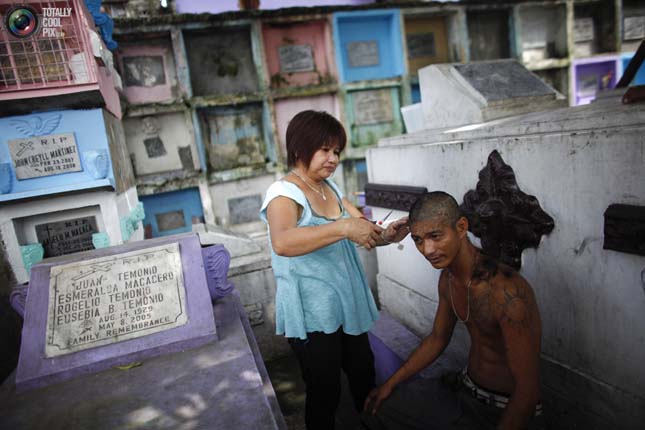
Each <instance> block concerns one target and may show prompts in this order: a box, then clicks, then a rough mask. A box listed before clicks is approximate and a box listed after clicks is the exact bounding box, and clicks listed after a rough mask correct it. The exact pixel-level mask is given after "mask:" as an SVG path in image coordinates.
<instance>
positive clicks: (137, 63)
mask: <svg viewBox="0 0 645 430" xmlns="http://www.w3.org/2000/svg"><path fill="white" fill-rule="evenodd" d="M123 69H124V70H123V71H124V78H125V79H124V83H125V86H127V87H133V86H136V87H154V86H157V85H165V84H166V73H165V71H164V64H163V57H162V56H161V55H154V56H142V57H125V58H124V59H123Z"/></svg>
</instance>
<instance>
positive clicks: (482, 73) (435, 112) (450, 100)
mask: <svg viewBox="0 0 645 430" xmlns="http://www.w3.org/2000/svg"><path fill="white" fill-rule="evenodd" d="M419 84H420V87H421V104H422V106H421V108H422V110H423V118H424V126H425V127H426V128H428V129H430V128H444V127H453V126H460V125H466V124H477V123H482V122H485V121H490V120H493V119H497V118H503V117H508V116H512V115H518V114H522V113H527V112H536V111H543V110H550V109H553V108H557V107H564V106H566V99H565V98H564V96H562V95H561V94H560V93H558V92H557V91H556V90H554V89H553V88H551V87H549V86H548V85H547V84H545V83H544V82H542V80H540V78H538V77H537V76H536V75H534V74H533V73H531V72H530V71H529V70H528V69H526V68H525V67H524V66H523V65H521V64H520V63H518V62H517V61H515V60H496V61H480V62H473V63H469V64H436V65H431V66H427V67H424V68H422V69H420V70H419Z"/></svg>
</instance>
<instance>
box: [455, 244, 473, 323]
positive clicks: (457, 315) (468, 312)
mask: <svg viewBox="0 0 645 430" xmlns="http://www.w3.org/2000/svg"><path fill="white" fill-rule="evenodd" d="M475 252H476V254H475V262H474V263H473V271H472V273H471V274H470V279H469V280H468V284H466V306H467V311H466V319H463V320H462V319H461V318H459V314H458V313H457V309H456V308H455V301H454V300H453V298H452V272H450V270H448V290H449V291H450V303H451V304H452V310H453V312H454V313H455V316H456V317H457V319H458V320H459V321H461V322H462V323H465V322H468V319H470V284H472V283H473V275H474V274H475V267H477V259H478V258H479V252H478V251H475Z"/></svg>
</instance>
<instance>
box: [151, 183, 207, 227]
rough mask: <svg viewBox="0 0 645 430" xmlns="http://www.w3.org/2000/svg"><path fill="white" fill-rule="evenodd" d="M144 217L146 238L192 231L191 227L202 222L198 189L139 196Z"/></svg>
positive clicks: (202, 211) (202, 214)
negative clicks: (144, 213)
mask: <svg viewBox="0 0 645 430" xmlns="http://www.w3.org/2000/svg"><path fill="white" fill-rule="evenodd" d="M139 200H141V201H142V202H143V208H144V209H145V212H146V217H145V219H144V220H143V225H144V229H145V235H146V238H150V237H159V236H168V235H171V234H178V233H186V232H190V231H192V225H193V224H197V223H200V222H204V210H203V208H202V200H201V198H200V197H199V189H197V188H189V189H186V190H180V191H171V192H168V193H162V194H156V195H152V196H140V197H139Z"/></svg>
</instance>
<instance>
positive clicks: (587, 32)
mask: <svg viewBox="0 0 645 430" xmlns="http://www.w3.org/2000/svg"><path fill="white" fill-rule="evenodd" d="M615 22H616V9H615V6H614V5H613V4H612V3H611V2H589V3H577V4H574V22H573V42H574V54H575V56H576V57H589V56H591V55H594V54H598V53H601V52H612V51H614V50H615V49H616V39H617V38H616V23H615Z"/></svg>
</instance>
